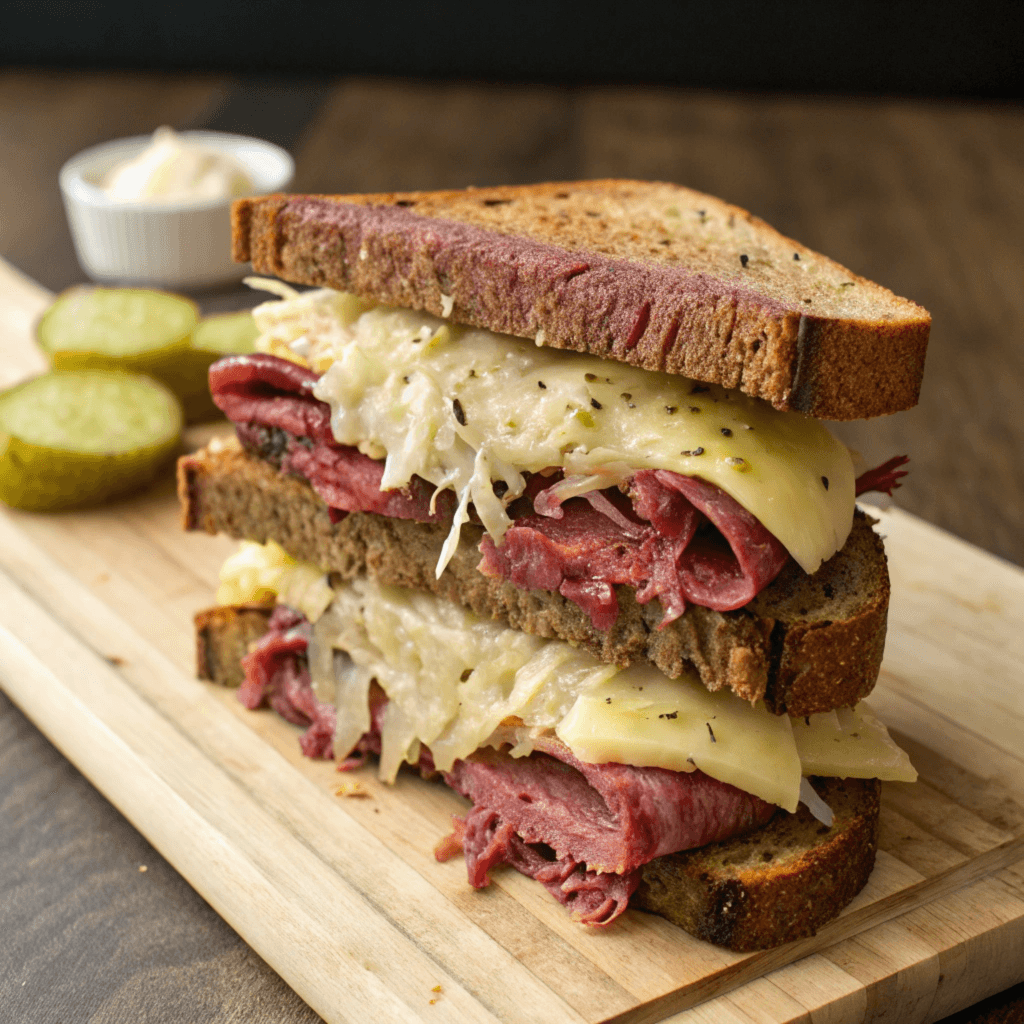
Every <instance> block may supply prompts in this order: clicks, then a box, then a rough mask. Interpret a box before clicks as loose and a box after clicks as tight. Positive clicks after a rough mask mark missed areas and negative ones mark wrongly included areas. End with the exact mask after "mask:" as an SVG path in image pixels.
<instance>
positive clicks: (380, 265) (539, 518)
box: [179, 181, 929, 949]
mask: <svg viewBox="0 0 1024 1024" xmlns="http://www.w3.org/2000/svg"><path fill="white" fill-rule="evenodd" d="M234 226H235V246H236V256H237V257H238V258H239V259H243V260H244V259H252V261H253V263H254V267H255V269H256V270H257V272H259V273H262V274H273V275H275V276H276V277H279V278H285V279H287V280H289V281H291V282H293V283H295V284H300V285H314V286H317V287H316V290H314V291H307V292H302V293H300V292H297V291H295V290H294V289H292V288H290V287H289V286H287V285H284V284H282V283H280V282H263V285H262V286H263V287H266V288H268V289H269V290H273V291H276V292H277V293H278V296H279V298H278V299H277V300H276V301H271V302H268V303H265V304H264V305H263V306H261V307H259V308H258V309H257V310H256V312H255V316H256V318H257V323H258V326H259V327H260V330H261V339H260V342H259V345H258V348H259V349H260V352H259V353H258V354H257V355H254V356H247V357H234V358H231V359H227V360H223V361H222V362H221V363H218V364H215V366H214V367H213V368H212V369H211V378H210V379H211V390H212V393H213V397H214V400H215V401H216V402H217V404H218V406H219V407H220V408H221V409H222V410H223V411H224V412H225V414H226V415H227V416H228V418H229V419H231V420H232V421H233V422H234V424H235V427H236V435H237V440H234V441H232V442H230V443H226V444H225V443H222V444H217V445H213V446H211V447H210V448H208V449H206V450H204V451H202V452H199V453H197V454H196V455H193V456H189V457H186V458H185V459H183V460H182V461H181V464H180V467H179V482H180V490H181V497H182V502H183V508H184V517H185V525H186V527H187V528H190V529H204V530H207V531H208V532H224V533H228V534H230V535H232V536H234V537H237V538H239V539H241V540H244V541H247V542H249V543H248V545H247V546H245V547H244V548H243V550H242V551H241V552H240V553H239V555H237V556H236V557H235V558H234V559H232V560H231V561H230V563H229V564H228V565H227V566H226V567H225V570H224V573H223V580H224V584H223V586H222V593H221V594H220V595H219V598H220V600H221V607H220V608H218V609H216V610H211V611H210V612H209V613H204V614H203V615H202V616H200V617H199V619H198V620H197V626H198V629H199V639H200V674H201V675H203V676H205V677H207V678H214V679H217V680H219V681H224V682H240V683H241V691H240V693H241V696H242V699H243V700H244V701H245V702H246V703H247V704H249V705H250V706H258V705H259V704H260V703H263V702H269V703H270V704H271V706H273V707H274V708H275V709H276V710H278V711H279V712H280V713H282V714H284V715H285V717H287V718H289V719H290V720H291V721H294V722H296V723H297V724H302V725H305V726H306V727H307V729H306V732H305V734H304V735H303V738H302V743H303V749H304V750H305V751H306V752H307V753H309V754H310V755H311V756H328V757H330V756H333V757H335V758H336V759H337V761H338V763H339V765H340V766H351V765H353V764H356V763H361V762H362V760H364V759H365V758H366V757H368V756H370V755H375V756H377V757H378V758H379V764H380V771H381V774H382V776H383V777H384V778H387V779H393V778H394V777H395V774H396V773H397V771H398V770H399V769H400V767H401V766H402V765H408V766H411V767H413V768H415V769H418V770H420V771H421V772H424V773H426V774H430V775H439V776H440V777H441V778H442V779H443V780H444V781H445V782H446V783H447V784H448V785H450V786H452V788H454V789H456V790H457V791H458V792H460V793H461V794H462V795H463V796H465V797H467V799H468V800H469V801H470V803H471V806H470V808H469V810H468V812H467V814H466V816H465V817H464V818H460V819H459V820H458V821H457V822H456V823H455V827H454V831H453V833H452V835H451V836H450V837H447V838H446V839H445V840H444V842H442V843H441V845H440V846H439V855H441V856H447V855H451V854H453V853H455V852H457V851H458V850H462V851H463V853H464V855H465V857H466V863H467V869H468V875H469V880H470V882H471V883H472V884H474V885H478V886H479V885H484V884H486V883H487V880H488V877H489V873H490V872H491V871H492V870H493V869H494V868H495V867H497V866H498V865H499V864H502V863H505V864H509V865H511V866H512V867H514V868H516V869H517V870H519V871H522V872H523V873H525V874H528V875H530V876H531V877H533V878H536V879H537V880H538V881H539V882H540V883H541V884H543V885H544V886H545V887H546V888H547V889H548V891H549V892H551V893H552V895H554V896H555V897H556V898H557V899H559V900H560V901H561V902H563V903H565V904H566V905H567V906H569V907H570V909H571V910H572V912H573V913H574V915H575V916H576V917H578V918H579V919H580V920H582V921H584V922H586V923H590V924H607V923H609V922H610V921H612V920H614V918H615V917H616V916H617V915H618V914H620V913H621V912H622V911H623V910H624V909H625V908H626V907H627V906H628V905H630V904H632V905H634V906H640V907H644V908H647V909H651V910H655V911H656V912H658V913H661V914H663V915H665V916H667V917H668V918H669V919H670V920H673V921H675V922H677V923H679V924H680V925H681V926H683V927H685V928H687V929H688V930H690V931H692V932H694V933H695V934H698V935H700V936H701V937H704V938H708V939H709V940H711V941H715V942H719V943H721V944H724V945H728V946H730V947H731V948H735V949H748V948H758V947H763V946H767V945H774V944H778V943H779V942H784V941H789V940H790V939H793V938H797V937H799V936H801V935H806V934H810V933H812V932H813V931H814V930H815V929H816V928H817V927H820V925H821V924H822V923H823V922H824V921H825V920H827V919H828V918H829V917H831V916H834V915H835V914H836V913H838V911H839V910H840V909H841V907H842V906H844V905H845V904H846V903H847V902H849V900H850V899H852V898H853V896H854V895H855V893H856V892H857V891H858V890H859V888H860V887H862V886H863V884H864V882H865V881H866V878H867V875H868V873H869V872H870V869H871V865H872V863H873V859H874V850H875V843H876V834H877V816H878V779H882V778H894V779H909V778H912V777H913V769H912V768H911V767H910V765H909V762H908V761H907V758H906V756H905V755H904V754H903V753H902V752H901V751H899V749H898V748H897V747H896V746H895V744H893V742H892V741H891V739H889V737H888V735H887V733H886V732H885V730H884V727H883V726H882V725H881V724H880V723H879V722H878V721H877V719H875V717H874V716H873V715H872V713H871V711H870V709H869V708H868V707H867V706H866V705H865V704H863V698H864V697H865V696H866V695H867V694H868V693H869V692H870V690H871V688H872V687H873V686H874V683H875V681H876V678H877V675H878V669H879V665H880V662H881V656H882V649H883V645H884V637H885V618H886V610H887V606H888V596H889V584H888V576H887V573H886V568H885V556H884V552H883V549H882V545H881V541H880V540H879V539H878V537H877V536H876V535H875V534H874V532H873V531H872V530H871V527H870V521H869V519H868V517H867V516H865V515H864V514H863V513H861V512H859V511H857V510H856V507H855V497H856V495H857V493H859V492H861V491H863V490H865V489H885V490H891V488H892V487H893V486H896V485H897V482H898V477H899V476H900V475H902V472H903V471H902V470H901V469H900V468H899V467H900V463H901V460H899V459H896V460H893V461H892V462H891V463H889V464H887V465H886V466H884V467H879V468H878V469H877V470H873V471H869V472H867V473H864V472H858V469H857V468H855V466H854V459H853V456H852V455H851V453H850V452H849V451H848V450H847V449H846V448H845V447H844V446H843V445H842V444H841V443H839V442H838V441H837V440H835V439H834V438H833V437H832V435H831V434H830V433H829V432H828V430H827V429H826V428H825V426H824V425H823V424H821V423H820V422H819V421H818V420H817V419H815V418H812V417H828V418H834V419H850V418H855V417H858V416H871V415H878V414H881V413H885V412H893V411H896V410H898V409H900V408H906V407H908V406H909V405H912V404H913V403H914V401H916V396H917V391H918V388H919V385H920V377H921V372H922V369H923V358H924V349H925V346H926V343H927V335H928V326H929V319H928V316H927V314H926V313H925V312H924V311H923V310H921V309H920V308H919V307H917V306H915V305H914V304H913V303H910V302H908V301H906V300H903V299H898V298H897V297H895V296H893V295H892V294H891V293H889V292H887V291H886V290H885V289H882V288H880V287H879V286H877V285H873V284H871V283H870V282H867V281H864V280H863V279H861V278H858V277H855V276H854V275H852V274H850V273H849V271H847V270H845V269H844V268H842V267H840V266H838V265H837V264H834V263H832V262H831V261H828V260H827V259H825V258H824V257H821V256H819V255H817V254H815V253H813V252H811V251H810V250H807V249H805V248H804V247H802V246H799V245H797V244H796V243H793V242H791V241H790V240H788V239H786V238H784V237H783V236H781V235H779V234H777V233H776V232H774V231H773V230H772V229H771V228H769V227H768V226H767V225H765V224H763V223H762V222H760V221H758V220H756V218H753V217H751V216H750V215H749V214H747V213H745V212H744V211H742V210H739V209H737V208H735V207H731V206H728V205H726V204H724V203H721V202H719V201H718V200H715V199H713V198H711V197H709V196H705V195H701V194H699V193H695V192H691V191H689V190H686V189H682V188H679V187H677V186H672V185H662V184H646V183H639V182H608V181H606V182H590V183H573V184H555V185H543V186H533V187H529V188H518V189H516V188H509V189H491V190H470V191H468V192H459V193H409V194H401V195H386V196H349V197H308V196H306V197H280V196H278V197H269V198H266V199H257V200H243V201H241V202H240V203H239V204H237V205H236V208H235V225H234ZM861 468H862V467H861ZM243 656H244V657H243ZM812 779H813V780H814V781H813V782H812V781H810V780H812ZM439 838H441V837H439Z"/></svg>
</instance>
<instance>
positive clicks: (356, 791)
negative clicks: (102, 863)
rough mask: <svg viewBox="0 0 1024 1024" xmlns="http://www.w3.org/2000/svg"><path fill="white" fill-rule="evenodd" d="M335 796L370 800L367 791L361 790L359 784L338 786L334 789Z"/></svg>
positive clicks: (347, 783)
mask: <svg viewBox="0 0 1024 1024" xmlns="http://www.w3.org/2000/svg"><path fill="white" fill-rule="evenodd" d="M334 795H335V796H351V797H356V798H358V799H362V800H369V799H371V796H372V795H371V794H370V792H369V791H368V790H366V789H364V788H363V785H362V783H361V782H343V783H342V784H341V785H340V786H337V787H335V790H334Z"/></svg>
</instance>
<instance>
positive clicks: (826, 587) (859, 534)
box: [178, 439, 889, 716]
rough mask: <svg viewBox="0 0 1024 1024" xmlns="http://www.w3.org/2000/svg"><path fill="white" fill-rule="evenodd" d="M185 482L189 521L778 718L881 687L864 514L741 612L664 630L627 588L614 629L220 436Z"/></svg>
mask: <svg viewBox="0 0 1024 1024" xmlns="http://www.w3.org/2000/svg"><path fill="white" fill-rule="evenodd" d="M178 487H179V495H180V498H181V502H182V509H183V519H184V526H185V528H186V529H191V530H205V531H207V532H208V533H226V534H228V535H229V536H232V537H236V538H238V539H247V540H255V541H259V542H261V543H265V542H266V541H268V540H275V541H277V543H279V544H280V545H281V546H282V547H283V548H284V549H285V550H286V551H287V552H288V553H289V554H290V555H292V556H293V557H295V558H298V559H301V560H304V561H307V562H312V563H314V564H315V565H318V566H320V567H321V568H323V569H325V570H327V571H330V572H332V573H336V574H337V575H338V577H339V578H340V579H343V580H344V579H352V578H353V577H355V576H358V575H361V574H363V573H368V574H370V575H371V576H373V577H375V578H376V579H377V580H379V581H380V582H381V583H386V584H392V585H396V586H404V587H411V588H413V589H416V590H426V591H429V592H432V593H434V594H436V595H437V596H439V597H443V598H445V599H446V600H449V601H453V602H455V603H456V604H461V605H463V606H464V607H467V608H469V609H470V610H471V611H472V612H473V613H474V614H476V615H479V616H480V617H481V618H489V619H502V620H504V621H505V622H507V623H508V624H509V625H510V626H511V627H512V628H514V629H519V630H522V631H523V632H525V633H534V634H536V635H538V636H544V637H550V638H554V639H559V640H566V641H568V642H569V643H571V644H573V645H575V646H578V647H584V648H586V649H587V650H589V651H590V652H591V653H592V654H594V655H595V656H596V657H598V658H600V659H601V660H602V661H605V662H611V663H614V664H619V665H627V664H631V663H633V662H638V661H649V662H650V663H651V664H653V665H655V666H657V668H659V669H660V670H661V671H662V672H664V673H665V674H666V675H667V676H669V677H671V678H676V677H678V676H679V675H681V674H682V672H683V671H684V670H685V669H686V668H688V667H690V666H692V667H693V668H695V669H696V670H697V672H698V674H699V675H700V677H701V681H702V682H703V683H704V685H705V686H707V687H708V689H709V690H718V689H720V688H721V687H723V686H727V687H729V688H730V689H731V690H732V691H733V692H734V693H736V694H737V695H738V696H740V697H742V698H743V699H744V700H750V701H754V700H760V699H763V700H764V701H765V703H766V705H767V706H768V707H769V709H770V710H772V711H773V712H775V713H776V714H782V713H783V712H787V713H789V714H791V715H796V716H801V715H810V714H815V713H817V712H820V711H830V710H832V709H833V708H837V707H847V706H852V705H853V704H855V703H856V702H857V701H858V700H861V699H862V698H864V697H866V696H867V695H868V694H869V693H870V692H871V690H872V688H873V687H874V685H875V681H876V680H877V678H878V671H879V667H880V666H881V662H882V650H883V647H884V645H885V626H886V614H887V611H888V607H889V575H888V571H887V568H886V560H885V552H884V549H883V547H882V542H881V540H880V539H879V537H878V536H877V535H876V534H875V532H874V531H873V530H872V529H871V526H870V520H869V519H868V517H867V516H865V515H864V514H863V513H860V512H858V513H857V514H856V517H855V520H854V525H853V530H852V532H851V534H850V537H849V539H848V540H847V542H846V545H845V547H844V548H843V549H842V551H840V552H839V553H838V554H836V555H834V556H833V557H832V558H831V559H830V560H829V561H828V562H826V563H825V564H824V565H823V566H822V567H821V568H820V569H819V570H818V571H817V572H816V573H814V574H813V575H812V576H808V575H807V574H806V573H804V572H803V570H801V569H800V568H799V566H797V564H796V563H795V562H793V561H792V560H791V561H790V562H789V563H788V564H787V565H786V567H785V568H784V569H783V570H782V572H781V573H780V574H779V576H778V577H777V578H776V579H775V580H774V581H773V582H772V583H771V584H770V585H769V586H768V587H767V588H766V589H765V590H764V591H762V592H761V593H760V594H759V595H758V596H757V597H756V598H755V599H754V600H753V601H752V602H751V603H750V604H749V605H747V606H746V607H745V608H741V609H738V610H736V611H731V612H717V611H713V610H712V609H710V608H702V607H699V606H697V605H690V606H689V607H688V608H687V609H686V612H685V613H684V614H683V615H682V616H681V617H680V618H678V619H677V620H676V621H675V622H672V623H670V624H669V625H668V626H666V627H664V628H659V623H660V622H661V618H662V609H661V606H660V604H659V603H658V601H657V600H654V601H651V602H649V603H648V604H643V605H642V604H639V603H638V602H637V600H636V597H635V594H634V591H633V590H632V589H631V588H629V587H618V588H617V594H618V599H619V606H620V614H619V617H618V620H617V621H616V623H615V625H614V626H613V627H612V629H611V630H609V631H608V632H606V633H605V632H601V631H599V630H597V629H595V628H594V627H593V625H592V624H591V622H590V619H589V617H588V616H587V614H586V613H585V612H584V611H583V610H582V609H581V608H580V607H579V606H578V605H576V604H573V602H571V601H568V600H566V598H564V597H562V596H561V595H560V594H557V593H552V592H549V591H543V590H519V589H518V588H516V587H515V586H513V585H512V584H511V583H509V582H507V581H505V580H500V579H495V578H492V577H487V576H484V575H482V574H481V573H479V572H478V571H477V564H478V563H479V561H480V553H479V551H478V550H477V547H478V545H479V542H480V538H481V536H482V530H481V529H480V527H476V526H472V525H471V524H466V526H464V527H463V530H462V542H461V543H460V545H459V548H458V550H457V551H456V553H455V556H454V557H453V558H452V560H451V562H450V564H449V565H448V568H447V569H446V570H445V571H444V572H443V573H442V574H441V577H440V579H438V578H436V576H435V572H434V568H435V566H436V564H437V560H438V556H439V554H440V551H441V546H442V544H443V543H444V540H445V537H446V536H447V533H448V526H447V525H444V524H436V523H417V522H412V521H410V520H405V519H389V518H386V517H384V516H379V515H374V514H371V513H360V512H357V513H353V514H351V515H348V516H346V517H345V518H344V519H342V520H341V521H340V522H338V523H332V522H331V519H330V515H329V513H328V509H327V506H326V505H325V504H324V502H323V501H322V500H321V498H320V497H319V496H318V495H317V494H316V492H315V491H314V490H313V488H312V487H310V485H309V484H308V483H307V482H306V481H305V480H301V479H298V478H296V477H288V476H283V475H282V474H281V473H280V472H278V470H276V469H275V468H274V467H273V466H271V465H269V464H268V463H265V462H263V461H261V460H260V459H258V458H256V457H254V456H252V455H249V454H247V453H246V452H244V451H243V450H242V449H241V447H240V446H239V445H238V443H237V442H236V441H235V440H234V439H231V441H229V442H226V443H225V442H219V443H217V444H215V445H211V446H210V447H208V448H206V449H204V450H202V451H199V452H197V453H195V454H194V455H189V456H186V457H184V458H182V459H181V460H180V461H179V464H178Z"/></svg>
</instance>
